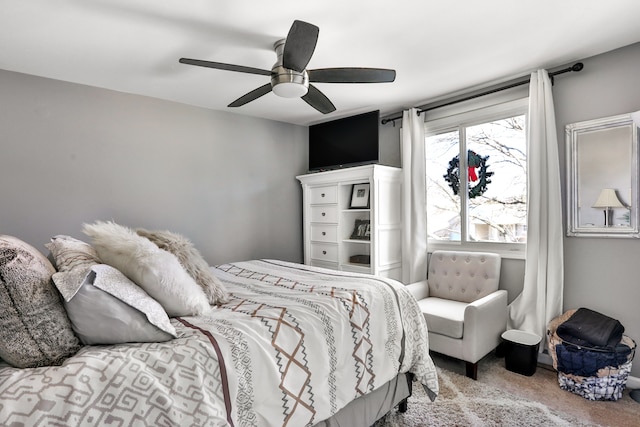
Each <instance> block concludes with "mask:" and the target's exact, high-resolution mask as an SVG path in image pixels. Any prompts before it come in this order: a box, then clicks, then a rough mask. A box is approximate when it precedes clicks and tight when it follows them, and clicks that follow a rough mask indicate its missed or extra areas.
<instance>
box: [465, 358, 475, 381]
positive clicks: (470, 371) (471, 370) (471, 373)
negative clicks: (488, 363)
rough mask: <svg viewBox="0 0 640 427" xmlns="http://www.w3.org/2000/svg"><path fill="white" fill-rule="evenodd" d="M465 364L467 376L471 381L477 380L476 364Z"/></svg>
mask: <svg viewBox="0 0 640 427" xmlns="http://www.w3.org/2000/svg"><path fill="white" fill-rule="evenodd" d="M465 364H466V367H467V376H468V377H469V378H471V379H472V380H477V379H478V362H476V363H471V362H465Z"/></svg>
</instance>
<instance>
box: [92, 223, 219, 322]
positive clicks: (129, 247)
mask: <svg viewBox="0 0 640 427" xmlns="http://www.w3.org/2000/svg"><path fill="white" fill-rule="evenodd" d="M82 231H83V232H84V233H85V234H86V235H87V236H89V237H91V240H92V243H93V247H94V248H95V249H96V252H97V253H98V256H99V257H100V259H101V260H102V262H103V263H105V264H108V265H110V266H112V267H114V268H117V269H118V270H120V271H121V272H122V273H123V274H124V275H125V276H127V277H128V278H129V279H130V280H132V281H133V282H134V283H136V284H137V285H138V286H140V287H141V288H142V289H144V290H145V291H146V292H147V293H148V294H149V295H150V296H151V297H152V298H154V299H155V300H156V301H158V302H159V303H160V305H162V307H163V308H164V309H165V311H166V312H167V314H168V315H169V316H170V317H175V316H191V315H200V314H203V313H204V312H206V311H208V310H209V309H210V306H209V302H208V298H207V296H206V295H205V293H204V291H203V290H202V288H201V287H200V286H198V284H197V283H196V282H195V281H194V280H193V278H192V277H191V276H189V274H188V273H187V272H186V271H185V269H184V268H182V266H181V265H180V262H179V261H178V259H177V258H176V257H175V255H173V254H172V253H170V252H167V251H165V250H162V249H160V248H158V246H156V245H155V244H154V243H152V242H151V241H150V240H149V239H147V238H145V237H142V236H138V235H137V234H136V233H135V232H134V231H133V230H131V229H130V228H127V227H124V226H122V225H118V224H116V223H115V222H112V221H109V222H102V221H97V222H96V223H94V224H84V226H83V229H82Z"/></svg>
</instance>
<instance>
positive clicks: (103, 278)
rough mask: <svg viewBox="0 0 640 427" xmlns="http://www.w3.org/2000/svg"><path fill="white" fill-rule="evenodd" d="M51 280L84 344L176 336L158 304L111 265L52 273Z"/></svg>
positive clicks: (156, 340)
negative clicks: (61, 296) (59, 293)
mask: <svg viewBox="0 0 640 427" xmlns="http://www.w3.org/2000/svg"><path fill="white" fill-rule="evenodd" d="M53 281H54V283H55V284H56V286H57V287H58V289H59V290H60V292H61V293H62V295H63V298H64V305H65V307H66V309H67V313H68V315H69V318H70V319H71V323H72V325H73V330H74V331H75V333H76V335H77V336H78V337H79V338H80V341H82V343H84V344H88V345H91V344H120V343H127V342H161V341H168V340H170V339H172V338H175V337H176V330H175V328H174V327H173V325H172V324H171V322H170V320H169V317H168V316H167V313H166V312H165V311H164V310H163V308H162V306H161V305H160V304H159V303H158V302H157V301H156V300H154V299H153V298H151V297H150V296H149V295H148V294H147V293H146V292H145V291H143V290H142V289H141V288H140V287H139V286H138V285H136V284H135V283H133V282H132V281H131V280H129V279H128V278H127V277H126V276H125V275H124V274H122V273H121V272H120V271H118V270H117V269H115V268H113V267H111V266H108V265H104V264H98V265H94V266H93V267H90V269H89V270H85V269H83V268H78V269H75V270H73V271H71V272H62V273H56V274H54V275H53Z"/></svg>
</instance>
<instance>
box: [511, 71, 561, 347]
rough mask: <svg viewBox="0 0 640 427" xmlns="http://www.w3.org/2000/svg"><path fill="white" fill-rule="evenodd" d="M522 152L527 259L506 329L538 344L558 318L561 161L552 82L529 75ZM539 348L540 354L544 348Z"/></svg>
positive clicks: (544, 74)
mask: <svg viewBox="0 0 640 427" xmlns="http://www.w3.org/2000/svg"><path fill="white" fill-rule="evenodd" d="M527 132H528V141H529V142H528V149H527V165H528V166H527V183H528V191H527V255H526V265H525V271H524V288H523V290H522V293H521V294H520V295H519V296H518V297H517V298H516V299H515V300H514V301H513V302H512V303H511V305H510V306H509V328H512V329H520V330H524V331H529V332H533V333H535V334H537V335H540V337H541V338H542V339H543V344H544V338H545V334H546V326H547V324H548V323H549V321H550V320H551V319H553V318H554V317H556V316H558V315H559V314H561V313H562V294H563V287H564V284H563V279H564V266H563V248H562V239H563V231H562V201H561V195H560V162H559V159H558V141H557V139H558V138H557V133H556V125H555V112H554V108H553V96H552V94H551V80H550V79H549V75H548V73H547V71H546V70H538V71H537V72H534V73H532V74H531V83H530V86H529V123H528V126H527ZM543 344H541V345H540V350H543V349H544V348H545V346H544V345H543Z"/></svg>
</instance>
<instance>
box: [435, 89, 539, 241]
mask: <svg viewBox="0 0 640 427" xmlns="http://www.w3.org/2000/svg"><path fill="white" fill-rule="evenodd" d="M526 110H527V105H526V99H525V100H519V101H512V102H509V103H504V104H500V105H497V106H490V107H485V108H480V109H476V110H473V111H470V112H466V113H461V114H457V115H453V116H449V117H445V118H442V119H435V120H431V121H427V122H426V123H425V131H426V134H425V136H426V138H425V139H426V157H427V158H426V161H427V163H426V171H427V218H428V219H427V232H428V238H429V243H430V245H432V246H434V245H435V246H438V245H440V244H442V245H443V246H447V245H452V244H455V245H457V246H458V247H459V246H465V247H469V248H471V247H474V245H475V246H476V247H478V246H484V247H486V246H493V248H494V250H500V249H505V250H510V251H513V250H515V251H522V252H523V251H524V245H523V243H526V237H527V203H526V202H527V194H526V192H527V182H526V176H527V174H526V168H527V158H526V153H527V145H526V129H525V125H526ZM462 189H466V191H462ZM496 245H501V246H496Z"/></svg>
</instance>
